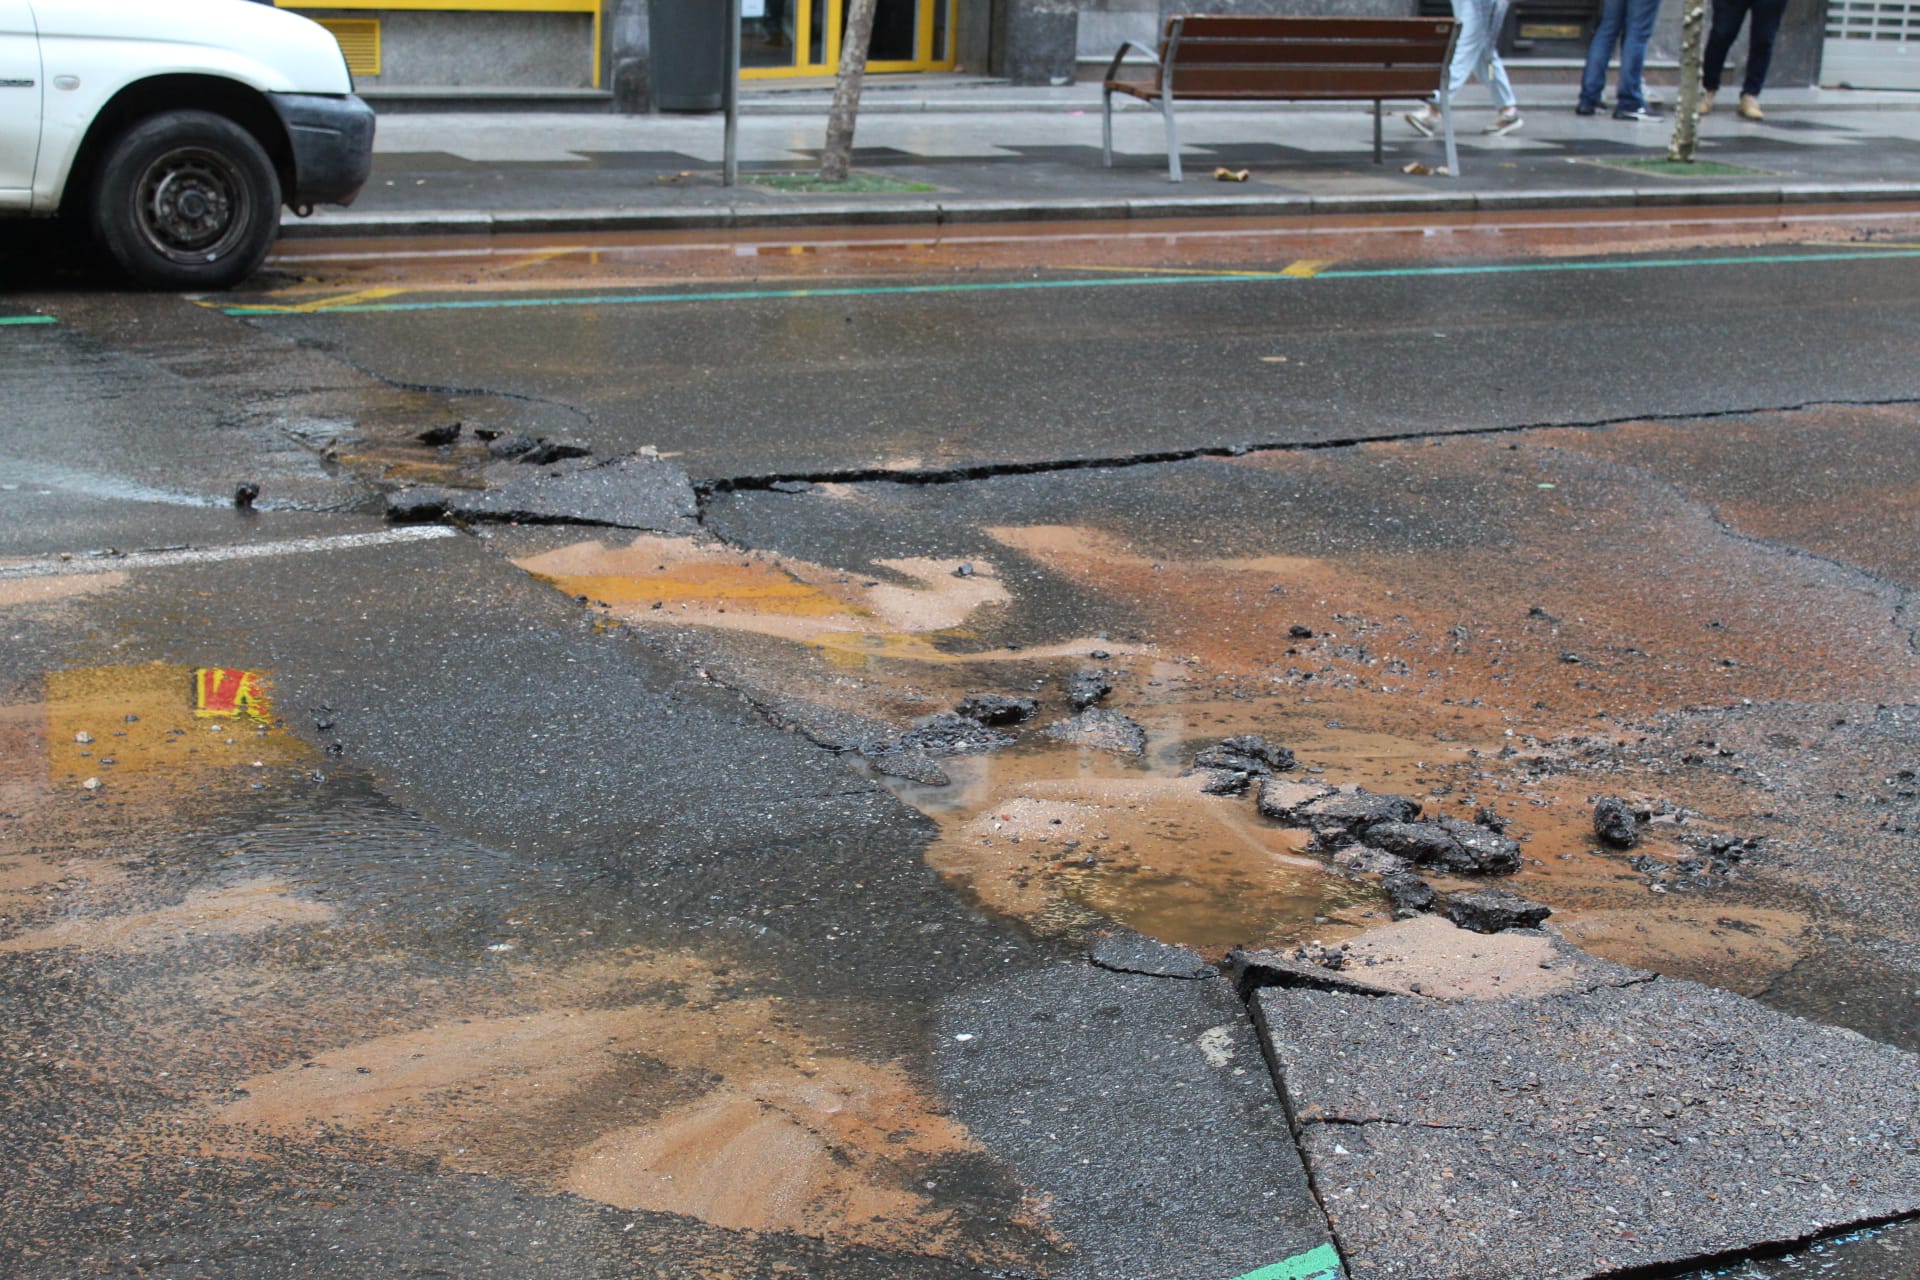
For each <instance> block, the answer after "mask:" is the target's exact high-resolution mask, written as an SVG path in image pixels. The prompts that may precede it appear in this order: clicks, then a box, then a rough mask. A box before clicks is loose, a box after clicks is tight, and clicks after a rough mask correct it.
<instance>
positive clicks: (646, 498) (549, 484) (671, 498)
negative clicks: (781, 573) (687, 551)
mask: <svg viewBox="0 0 1920 1280" xmlns="http://www.w3.org/2000/svg"><path fill="white" fill-rule="evenodd" d="M699 514H700V512H699V505H698V503H697V501H696V500H695V498H694V494H693V485H692V484H691V483H690V482H689V481H688V479H687V473H686V472H684V471H682V470H681V469H680V468H679V467H676V466H674V465H673V464H672V463H670V462H662V461H661V460H660V459H658V458H655V457H650V456H648V455H646V454H639V453H635V454H628V455H627V456H626V457H623V458H615V459H613V460H612V461H610V462H604V463H601V464H599V465H598V466H584V467H573V468H564V469H561V470H558V471H553V472H549V471H540V472H536V473H535V474H532V475H528V476H524V477H522V478H519V479H516V480H512V481H510V482H509V483H507V484H503V485H501V486H499V487H498V488H492V489H450V488H445V487H442V486H439V485H422V486H419V487H417V488H412V489H402V490H399V491H398V492H395V493H390V494H388V495H387V518H388V519H389V520H392V521H394V522H396V523H399V524H417V523H420V522H423V521H427V520H438V519H441V518H442V517H446V516H451V517H453V518H454V519H456V520H469V521H480V520H489V521H515V522H518V523H521V524H591V525H608V526H611V527H614V528H618V529H649V530H653V531H655V532H659V533H692V532H694V531H695V530H696V528H697V527H698V522H699Z"/></svg>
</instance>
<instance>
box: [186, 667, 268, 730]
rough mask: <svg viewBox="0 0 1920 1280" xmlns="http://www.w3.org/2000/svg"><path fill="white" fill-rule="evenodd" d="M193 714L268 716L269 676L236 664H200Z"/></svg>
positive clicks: (259, 718) (256, 718)
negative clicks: (228, 665) (220, 665)
mask: <svg viewBox="0 0 1920 1280" xmlns="http://www.w3.org/2000/svg"><path fill="white" fill-rule="evenodd" d="M193 714H194V715H196V716H200V717H202V718H204V719H219V718H228V717H234V716H246V717H248V718H249V719H253V720H265V719H266V718H267V716H268V714H269V713H268V708H267V682H266V678H265V677H264V676H262V675H260V673H258V672H256V671H241V670H239V669H238V668H235V667H200V668H198V669H196V670H195V671H194V673H193Z"/></svg>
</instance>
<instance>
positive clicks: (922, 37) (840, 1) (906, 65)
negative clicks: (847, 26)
mask: <svg viewBox="0 0 1920 1280" xmlns="http://www.w3.org/2000/svg"><path fill="white" fill-rule="evenodd" d="M955 3H956V0H918V5H919V14H918V17H917V18H916V20H915V24H914V55H915V56H914V58H913V60H912V61H905V62H903V61H900V60H898V59H895V60H892V61H886V62H869V63H867V70H869V71H880V72H887V71H951V70H952V69H953V61H954V59H953V35H954V29H953V10H954V5H955ZM845 6H846V0H793V8H794V15H793V48H794V56H795V57H796V58H798V57H800V56H802V54H803V53H804V51H805V50H807V49H810V48H812V47H813V24H814V23H815V21H816V20H818V19H819V18H820V17H821V16H822V15H823V14H824V17H825V21H826V23H827V29H826V37H827V38H826V40H825V41H824V42H823V48H822V53H823V54H824V56H825V59H826V60H825V61H824V62H820V63H811V62H796V63H795V64H794V65H793V66H790V67H742V68H740V78H741V79H742V80H788V79H794V78H797V77H800V76H830V75H833V74H835V73H836V72H838V71H839V70H840V27H841V15H842V14H843V13H844V12H845V11H846V10H845ZM941 6H945V8H946V11H947V56H946V57H944V58H941V59H938V60H935V58H934V56H933V27H934V22H933V19H934V15H935V14H936V13H937V12H939V8H940V7H941Z"/></svg>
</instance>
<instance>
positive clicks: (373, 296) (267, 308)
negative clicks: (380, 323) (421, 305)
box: [198, 288, 409, 316]
mask: <svg viewBox="0 0 1920 1280" xmlns="http://www.w3.org/2000/svg"><path fill="white" fill-rule="evenodd" d="M407 292H409V290H406V289H392V288H378V289H358V290H355V291H354V292H353V293H337V294H334V295H333V296H332V297H327V298H315V299H314V300H313V301H312V302H249V303H242V304H240V305H239V306H237V307H236V306H231V305H227V304H224V303H220V302H215V301H210V300H208V299H206V298H201V299H198V301H199V303H200V305H201V306H203V307H208V306H212V307H219V308H220V309H221V310H223V311H226V312H228V313H230V314H231V313H233V312H236V311H238V312H258V313H261V314H266V315H285V316H297V315H312V314H314V313H316V312H320V311H327V310H329V309H331V308H333V307H351V306H356V305H358V304H359V303H362V302H380V301H382V300H384V299H387V298H392V297H395V296H397V295H399V294H403V293H407ZM267 296H268V297H274V296H276V295H274V294H268V295H267Z"/></svg>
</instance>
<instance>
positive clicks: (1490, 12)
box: [1407, 0, 1520, 138]
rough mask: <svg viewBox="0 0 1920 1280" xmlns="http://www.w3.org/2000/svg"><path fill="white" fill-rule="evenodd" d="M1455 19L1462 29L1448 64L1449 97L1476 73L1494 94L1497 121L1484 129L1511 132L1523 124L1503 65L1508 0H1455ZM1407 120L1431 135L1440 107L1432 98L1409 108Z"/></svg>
mask: <svg viewBox="0 0 1920 1280" xmlns="http://www.w3.org/2000/svg"><path fill="white" fill-rule="evenodd" d="M1453 17H1454V21H1456V22H1458V23H1459V24H1460V33H1459V35H1458V36H1457V37H1456V38H1455V40H1454V42H1453V65H1452V66H1450V67H1449V68H1447V98H1448V101H1449V102H1452V101H1455V100H1457V99H1458V98H1459V96H1460V91H1461V90H1462V89H1464V88H1466V87H1467V81H1468V79H1470V78H1471V77H1473V76H1478V77H1480V83H1481V84H1484V85H1486V86H1487V90H1488V91H1489V92H1490V93H1492V94H1493V105H1494V107H1495V111H1494V114H1493V123H1491V124H1489V125H1488V126H1487V127H1486V128H1484V129H1482V130H1481V132H1482V133H1491V134H1496V135H1498V134H1508V133H1512V132H1513V131H1514V130H1515V129H1518V128H1519V127H1520V103H1519V100H1518V99H1516V98H1515V97H1514V96H1513V85H1512V83H1511V82H1509V81H1508V79H1507V69H1506V67H1504V66H1502V65H1501V62H1500V51H1499V49H1498V48H1497V47H1496V46H1497V45H1498V43H1499V41H1500V27H1501V25H1502V24H1503V23H1505V22H1506V20H1507V0H1453ZM1407 123H1408V124H1410V125H1412V126H1413V127H1414V129H1415V131H1416V132H1418V133H1421V134H1423V135H1425V136H1426V137H1429V138H1431V137H1432V136H1433V131H1434V130H1435V129H1438V128H1439V127H1440V107H1439V105H1438V103H1437V102H1429V103H1427V104H1426V105H1425V106H1423V107H1421V108H1420V109H1419V110H1417V111H1409V112H1407Z"/></svg>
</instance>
